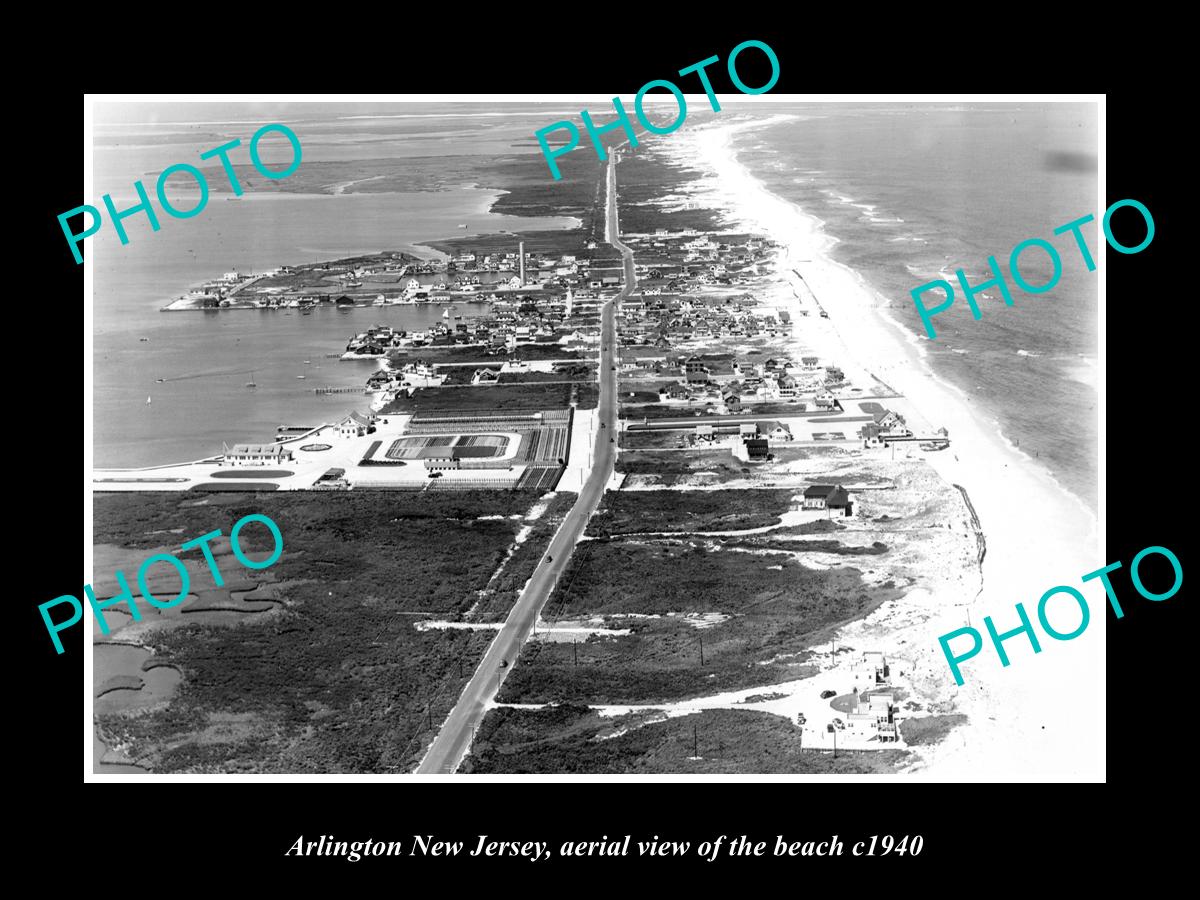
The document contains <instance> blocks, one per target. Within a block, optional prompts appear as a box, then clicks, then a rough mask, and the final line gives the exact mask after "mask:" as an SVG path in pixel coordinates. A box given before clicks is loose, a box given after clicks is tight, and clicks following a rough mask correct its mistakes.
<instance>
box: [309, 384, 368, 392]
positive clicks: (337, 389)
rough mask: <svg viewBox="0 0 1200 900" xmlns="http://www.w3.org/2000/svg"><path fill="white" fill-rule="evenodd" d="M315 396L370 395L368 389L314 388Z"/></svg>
mask: <svg viewBox="0 0 1200 900" xmlns="http://www.w3.org/2000/svg"><path fill="white" fill-rule="evenodd" d="M313 393H314V394H369V393H371V392H370V391H369V390H368V389H367V388H360V387H329V386H328V385H326V386H325V387H319V388H313Z"/></svg>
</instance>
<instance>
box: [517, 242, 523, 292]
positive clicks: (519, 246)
mask: <svg viewBox="0 0 1200 900" xmlns="http://www.w3.org/2000/svg"><path fill="white" fill-rule="evenodd" d="M517 256H519V257H520V258H521V287H524V286H525V242H524V241H520V242H519V243H518V244H517Z"/></svg>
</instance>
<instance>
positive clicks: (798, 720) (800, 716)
mask: <svg viewBox="0 0 1200 900" xmlns="http://www.w3.org/2000/svg"><path fill="white" fill-rule="evenodd" d="M807 721H808V720H807V719H806V718H804V713H797V714H796V724H797V725H803V724H804V723H805V722H807Z"/></svg>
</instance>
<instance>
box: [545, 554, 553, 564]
mask: <svg viewBox="0 0 1200 900" xmlns="http://www.w3.org/2000/svg"><path fill="white" fill-rule="evenodd" d="M546 562H554V557H553V556H551V555H550V554H549V553H547V554H546Z"/></svg>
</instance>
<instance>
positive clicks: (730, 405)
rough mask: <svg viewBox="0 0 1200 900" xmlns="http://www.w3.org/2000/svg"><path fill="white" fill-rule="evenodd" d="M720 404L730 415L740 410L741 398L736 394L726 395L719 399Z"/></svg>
mask: <svg viewBox="0 0 1200 900" xmlns="http://www.w3.org/2000/svg"><path fill="white" fill-rule="evenodd" d="M721 402H722V403H724V404H725V408H726V409H727V410H729V411H730V412H731V413H733V412H738V411H739V410H740V409H741V408H742V398H741V397H739V396H738V395H737V394H726V395H725V396H724V397H722V398H721Z"/></svg>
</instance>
